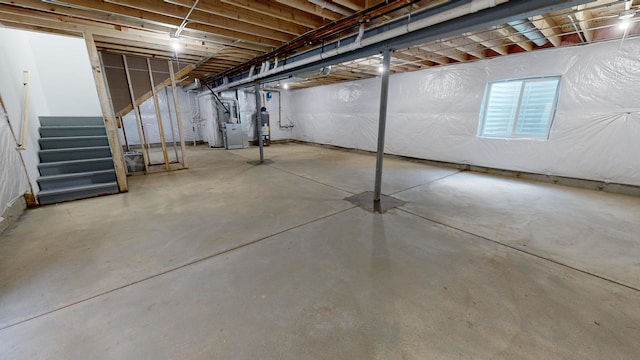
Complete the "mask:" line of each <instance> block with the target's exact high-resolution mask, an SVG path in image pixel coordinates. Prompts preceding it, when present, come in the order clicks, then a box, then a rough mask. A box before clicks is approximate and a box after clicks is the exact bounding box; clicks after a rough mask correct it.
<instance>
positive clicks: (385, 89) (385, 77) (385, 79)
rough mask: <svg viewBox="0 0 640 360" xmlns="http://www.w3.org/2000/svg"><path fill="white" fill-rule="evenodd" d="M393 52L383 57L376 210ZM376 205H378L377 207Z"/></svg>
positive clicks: (374, 197) (378, 201)
mask: <svg viewBox="0 0 640 360" xmlns="http://www.w3.org/2000/svg"><path fill="white" fill-rule="evenodd" d="M390 64H391V52H390V51H389V49H385V50H384V55H383V57H382V86H381V89H380V118H379V120H378V152H377V154H376V184H375V191H374V193H373V202H374V208H379V205H380V190H381V188H382V159H383V156H384V133H385V129H386V127H387V99H388V98H389V73H390V69H389V65H390ZM376 205H378V206H377V207H376Z"/></svg>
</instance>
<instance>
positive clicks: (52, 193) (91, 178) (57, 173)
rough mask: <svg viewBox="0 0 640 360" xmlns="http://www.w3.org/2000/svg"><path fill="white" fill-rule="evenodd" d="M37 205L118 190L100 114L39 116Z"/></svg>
mask: <svg viewBox="0 0 640 360" xmlns="http://www.w3.org/2000/svg"><path fill="white" fill-rule="evenodd" d="M38 154H39V156H40V165H38V170H39V171H40V177H39V178H38V184H39V185H40V193H39V194H38V202H39V203H40V204H41V205H46V204H54V203H58V202H62V201H70V200H77V199H85V198H89V197H93V196H99V195H106V194H115V193H118V184H117V182H116V173H115V170H114V168H113V159H112V158H111V149H110V148H109V142H108V139H107V132H106V130H105V128H104V122H103V120H102V118H101V117H57V116H47V117H44V116H41V117H40V151H39V153H38Z"/></svg>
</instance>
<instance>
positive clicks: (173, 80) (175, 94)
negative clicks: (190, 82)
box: [167, 61, 189, 169]
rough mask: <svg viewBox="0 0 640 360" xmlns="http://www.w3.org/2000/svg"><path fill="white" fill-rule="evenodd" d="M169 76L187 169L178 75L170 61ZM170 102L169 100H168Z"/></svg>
mask: <svg viewBox="0 0 640 360" xmlns="http://www.w3.org/2000/svg"><path fill="white" fill-rule="evenodd" d="M169 76H171V88H172V89H173V102H174V106H175V109H176V119H177V121H178V134H179V136H180V150H181V152H182V166H183V167H184V168H185V169H187V168H188V167H189V166H188V165H187V149H186V145H185V143H184V130H183V129H182V115H180V102H179V101H178V89H177V88H176V75H175V74H174V72H173V64H172V63H171V61H169ZM167 101H169V99H167Z"/></svg>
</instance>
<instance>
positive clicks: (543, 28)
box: [530, 15, 562, 47]
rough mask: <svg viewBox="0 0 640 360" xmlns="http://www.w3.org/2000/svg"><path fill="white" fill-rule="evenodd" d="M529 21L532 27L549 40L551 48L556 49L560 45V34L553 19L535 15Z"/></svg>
mask: <svg viewBox="0 0 640 360" xmlns="http://www.w3.org/2000/svg"><path fill="white" fill-rule="evenodd" d="M530 20H531V23H533V25H534V26H535V27H536V28H537V29H538V30H540V32H541V33H542V35H544V36H545V37H546V38H547V40H549V42H550V43H551V44H553V46H556V47H558V46H560V45H561V44H562V37H561V36H562V33H561V31H560V29H558V27H557V25H556V23H555V22H554V21H553V19H548V18H545V17H543V16H542V15H536V16H534V17H532V18H531V19H530Z"/></svg>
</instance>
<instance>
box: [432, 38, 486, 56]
mask: <svg viewBox="0 0 640 360" xmlns="http://www.w3.org/2000/svg"><path fill="white" fill-rule="evenodd" d="M465 40H470V39H465V38H460V37H457V38H451V39H446V40H441V41H440V43H441V44H443V45H444V46H448V47H450V48H452V49H456V50H459V51H461V52H463V53H467V54H469V55H471V56H474V57H476V58H478V59H484V58H485V52H486V48H485V47H483V46H482V45H480V44H478V43H476V42H473V41H465Z"/></svg>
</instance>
